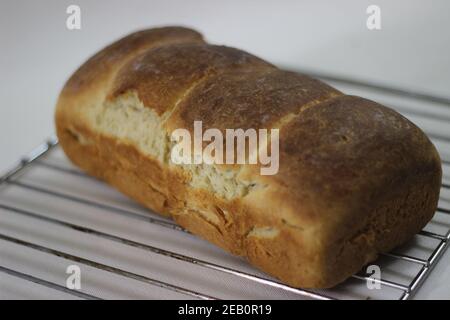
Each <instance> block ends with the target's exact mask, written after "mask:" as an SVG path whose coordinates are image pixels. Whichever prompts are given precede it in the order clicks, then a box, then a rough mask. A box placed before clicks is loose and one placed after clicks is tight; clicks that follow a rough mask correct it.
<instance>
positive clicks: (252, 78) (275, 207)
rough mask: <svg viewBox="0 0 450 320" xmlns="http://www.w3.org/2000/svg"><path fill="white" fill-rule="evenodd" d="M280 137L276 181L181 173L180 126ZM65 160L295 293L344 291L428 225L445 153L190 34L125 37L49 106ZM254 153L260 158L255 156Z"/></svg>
mask: <svg viewBox="0 0 450 320" xmlns="http://www.w3.org/2000/svg"><path fill="white" fill-rule="evenodd" d="M195 120H201V121H202V122H203V128H204V130H206V129H208V128H218V129H220V130H221V131H224V130H225V129H227V128H231V129H237V128H243V129H247V128H254V129H261V128H267V129H270V128H279V130H280V131H279V139H280V145H279V171H278V173H277V174H275V175H261V174H260V167H261V165H259V164H256V165H254V164H241V165H236V164H235V165H231V164H223V165H207V164H205V163H203V164H197V165H195V164H193V165H177V164H174V163H172V162H171V158H170V150H171V146H172V145H173V142H172V141H171V140H170V134H171V132H172V131H173V130H175V129H177V128H186V129H188V130H190V132H192V130H193V122H194V121H195ZM56 129H57V135H58V138H59V141H60V145H61V147H62V148H63V149H64V151H65V153H66V154H67V156H68V157H69V158H70V159H71V160H72V161H73V163H75V164H76V165H78V166H79V167H80V168H82V169H83V170H85V171H86V172H87V173H89V174H90V175H93V176H95V177H98V178H100V179H102V180H105V181H106V182H108V183H109V184H111V185H112V186H114V187H115V188H117V189H118V190H120V191H122V192H123V193H125V194H126V195H128V196H130V197H131V198H133V199H135V200H136V201H138V202H140V203H141V204H143V205H144V206H147V207H148V208H150V209H152V210H154V211H156V212H158V213H160V214H162V215H165V216H170V217H172V218H173V219H174V220H175V221H176V222H177V223H178V224H179V225H181V226H182V227H184V228H185V229H187V230H189V231H190V232H192V233H194V234H196V235H198V236H200V237H202V238H204V239H207V240H209V241H211V242H213V243H214V244H216V245H218V246H220V247H221V248H223V249H225V250H227V251H228V252H231V253H232V254H235V255H240V256H244V257H246V258H247V259H248V260H249V261H250V262H251V263H252V264H253V265H254V266H256V267H258V268H259V269H261V270H263V271H265V272H267V273H268V274H270V275H272V276H274V277H276V278H278V279H280V280H281V281H283V282H285V283H287V284H289V285H292V286H294V287H304V288H324V287H331V286H334V285H336V284H338V283H339V282H342V281H343V280H345V279H346V278H348V277H349V276H350V275H352V274H353V273H355V272H357V271H358V270H360V269H361V268H362V267H363V266H364V265H366V264H367V263H369V262H371V261H373V260H374V259H375V258H376V257H377V255H378V254H379V253H380V252H383V251H389V250H391V249H392V248H394V247H396V246H398V245H400V244H402V243H404V242H405V241H407V240H408V239H410V238H411V237H412V236H413V235H414V234H415V233H417V232H418V231H420V230H421V228H422V227H424V226H425V225H426V224H427V222H428V221H429V220H430V219H431V218H432V216H433V214H434V211H435V209H436V206H437V202H438V196H439V189H440V184H441V162H440V158H439V155H438V153H437V151H436V149H435V147H434V146H433V144H432V143H431V142H430V141H429V139H428V138H427V137H426V136H425V134H424V133H423V132H422V131H421V130H420V129H418V128H417V127H416V126H415V125H414V124H412V123H411V122H410V121H408V120H407V119H405V118H404V117H403V116H401V115H400V114H398V113H396V112H395V111H393V110H391V109H389V108H386V107H384V106H382V105H379V104H377V103H375V102H372V101H369V100H366V99H363V98H359V97H354V96H348V95H345V94H343V93H341V92H339V91H338V90H336V89H333V88H332V87H330V86H328V85H326V84H324V83H322V82H320V81H318V80H315V79H312V78H309V77H307V76H304V75H301V74H297V73H293V72H289V71H284V70H280V69H278V68H276V67H275V66H273V65H271V64H269V63H267V62H265V61H264V60H261V59H259V58H257V57H255V56H253V55H251V54H249V53H246V52H244V51H241V50H238V49H234V48H230V47H225V46H216V45H210V44H207V43H206V42H205V41H204V40H203V38H202V36H201V35H200V34H199V33H197V32H196V31H193V30H190V29H186V28H181V27H166V28H157V29H150V30H144V31H140V32H136V33H133V34H131V35H129V36H127V37H125V38H123V39H121V40H119V41H117V42H115V43H113V44H112V45H110V46H108V47H106V48H105V49H103V50H101V51H100V52H99V53H97V54H96V55H94V56H93V57H92V58H90V59H89V60H88V61H87V62H86V63H84V64H83V65H82V66H81V67H80V68H79V69H78V70H77V71H76V72H75V73H74V74H73V75H72V76H71V77H70V79H69V80H68V81H67V83H66V84H65V86H64V88H63V90H62V92H61V94H60V96H59V100H58V103H57V108H56ZM260 147H261V146H260Z"/></svg>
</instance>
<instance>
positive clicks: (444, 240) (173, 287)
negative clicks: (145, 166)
mask: <svg viewBox="0 0 450 320" xmlns="http://www.w3.org/2000/svg"><path fill="white" fill-rule="evenodd" d="M310 74H311V73H310ZM313 75H314V76H316V77H318V78H321V79H323V80H324V81H326V82H330V83H331V84H333V85H334V86H337V87H338V88H339V87H340V88H344V89H346V92H352V93H359V92H358V90H363V91H364V93H365V95H366V96H367V94H369V96H370V95H371V94H374V95H375V97H376V98H378V97H380V96H381V97H382V98H384V97H385V96H389V95H392V96H395V98H396V99H397V100H396V101H398V100H399V99H400V101H401V102H402V103H403V102H405V103H406V102H408V103H409V102H410V101H412V100H414V102H415V103H420V104H421V105H424V106H425V107H422V108H409V107H406V106H402V105H401V104H396V105H395V106H392V105H391V107H393V108H394V109H396V110H397V111H399V112H401V113H403V114H405V115H406V116H411V117H413V118H414V117H416V118H418V119H419V120H420V121H421V120H422V119H423V120H424V121H425V124H426V123H427V121H428V122H429V121H439V122H441V123H442V122H443V123H444V129H443V130H440V131H439V130H431V131H430V130H427V129H426V128H424V130H425V131H426V132H427V134H428V135H429V137H430V138H431V139H432V140H433V142H435V143H436V145H437V146H438V149H439V151H440V153H441V157H442V161H443V167H444V180H443V183H442V189H441V200H442V201H441V202H440V203H439V207H438V209H437V213H436V216H437V215H439V219H440V220H439V221H438V224H439V226H440V228H441V229H440V230H441V232H437V231H435V230H433V228H431V230H430V228H425V229H424V230H422V231H421V232H420V233H418V234H417V235H416V236H415V238H416V239H415V240H412V241H411V242H410V243H409V244H407V245H406V246H405V247H404V248H402V249H399V250H396V251H395V252H389V253H384V254H382V255H381V259H380V262H378V261H377V262H375V264H379V265H381V266H382V265H383V264H384V265H386V261H388V263H387V266H388V268H389V266H391V267H392V266H394V267H395V266H397V264H398V263H406V264H408V265H411V266H414V267H415V268H413V269H414V270H415V271H414V272H413V273H410V274H409V278H408V280H407V281H406V282H405V281H400V280H395V279H392V278H383V277H382V278H381V279H378V278H374V277H372V276H371V275H370V274H366V273H364V272H361V273H358V274H356V275H353V276H352V278H351V279H350V280H349V281H347V283H348V282H351V283H350V284H349V285H347V284H345V283H344V284H343V285H341V286H340V289H339V288H338V290H337V291H336V290H318V291H314V290H304V289H299V288H293V287H290V286H288V285H285V284H282V283H280V282H278V281H276V280H274V279H271V278H269V277H267V276H265V275H263V274H261V273H259V272H257V271H256V270H252V269H251V268H250V267H247V268H240V267H231V266H229V265H228V264H227V263H220V262H219V263H218V262H215V261H214V259H211V260H209V259H207V258H206V259H202V258H198V257H196V256H195V255H194V254H189V253H188V254H186V253H180V252H177V251H175V250H168V249H166V248H163V247H162V246H158V245H153V244H152V245H150V244H148V243H147V242H146V241H136V240H134V239H132V238H133V237H132V235H131V234H130V235H126V236H123V235H118V234H115V233H114V232H110V231H108V232H105V231H102V230H100V229H98V228H93V227H92V228H91V227H86V226H84V225H82V224H80V223H73V222H69V221H67V220H66V219H64V218H59V217H54V216H51V215H48V214H46V213H43V212H38V210H30V209H23V208H21V206H20V200H16V202H12V203H11V201H9V202H8V201H4V200H3V197H2V194H3V193H4V192H5V191H6V190H8V189H10V188H16V189H21V190H24V191H26V192H30V193H33V194H36V195H38V197H39V196H41V197H44V196H45V197H46V199H47V198H50V199H52V198H54V199H58V201H63V202H64V203H66V204H67V206H71V205H73V204H82V205H84V206H86V207H88V208H95V209H97V210H100V211H103V212H108V213H114V214H116V215H120V216H122V217H123V218H124V219H130V220H135V221H136V220H137V221H139V223H142V224H145V225H151V226H154V227H156V228H159V229H164V230H167V232H168V233H179V234H181V235H182V237H185V240H183V241H186V245H187V244H189V243H190V242H191V241H193V237H192V235H190V234H189V233H188V232H187V231H186V230H184V229H183V228H181V227H179V226H178V225H176V224H175V223H174V222H172V221H171V220H168V219H165V218H162V217H161V218H159V217H157V216H154V215H151V214H148V215H146V214H142V213H140V212H136V210H132V209H129V208H127V207H124V206H118V205H116V204H114V203H113V204H111V203H108V202H105V201H99V200H96V199H95V198H94V199H93V198H92V197H91V198H89V197H86V196H85V195H84V194H80V193H73V192H67V191H65V190H55V188H52V187H51V186H47V185H45V184H44V185H39V184H35V183H30V182H29V181H28V180H27V179H26V178H25V179H24V178H23V176H24V173H25V172H30V171H33V170H36V168H41V169H42V168H45V169H46V170H49V172H58V173H63V174H64V175H65V176H67V177H79V178H81V179H90V180H92V181H94V179H93V178H91V177H88V176H87V175H85V174H84V173H83V172H81V171H78V170H77V169H76V168H74V167H70V166H68V165H64V164H61V163H56V162H55V161H50V160H49V155H50V154H51V153H52V152H54V151H55V150H57V149H58V148H59V147H58V141H57V139H56V137H52V138H50V139H49V140H48V141H46V142H45V143H43V144H42V145H40V146H39V147H37V148H36V149H35V150H33V151H32V152H31V153H30V154H29V155H28V156H26V157H24V158H23V159H22V160H21V161H20V163H19V164H18V165H16V166H15V167H14V168H12V169H11V170H10V171H8V172H7V173H6V174H5V175H4V176H3V177H1V179H0V188H1V189H0V210H3V211H5V212H8V213H9V214H13V215H15V216H17V217H25V218H27V219H30V221H36V222H42V223H46V224H48V225H50V226H54V227H60V228H63V229H67V230H70V231H73V232H76V233H79V234H80V235H81V236H90V237H94V238H98V239H101V240H104V241H108V242H113V243H117V244H119V245H121V246H124V247H125V248H133V249H136V250H140V251H142V252H145V253H151V254H152V255H155V257H160V258H161V259H162V258H164V259H169V260H170V261H173V262H180V263H183V264H188V265H191V266H195V268H196V270H197V271H196V272H198V273H202V272H203V271H202V269H203V270H206V271H214V272H216V273H217V274H218V275H219V276H218V277H221V275H223V276H227V277H233V278H235V279H237V280H238V281H239V282H241V281H246V282H247V286H248V287H250V288H252V286H258V288H261V287H267V288H270V289H271V290H275V291H273V292H279V293H280V292H281V293H288V294H289V297H290V298H308V299H322V300H329V299H338V298H340V297H346V295H345V294H344V295H342V291H346V290H350V291H351V290H355V291H358V290H359V288H364V290H366V287H367V286H366V283H367V281H371V282H372V283H378V284H380V285H381V286H382V287H385V288H389V289H391V290H393V291H395V292H397V293H398V294H397V295H396V297H395V298H396V299H401V300H406V299H411V298H412V297H413V296H414V295H415V294H416V293H417V291H418V290H419V288H420V287H421V285H422V284H423V283H424V281H426V279H427V277H428V276H429V275H430V273H431V272H432V270H433V268H434V267H435V266H436V264H437V262H438V261H439V259H440V258H441V257H442V255H443V254H444V252H445V250H446V249H447V248H448V245H449V240H450V209H449V208H450V206H449V204H450V199H449V198H446V197H445V195H446V194H447V193H448V190H450V184H449V181H450V176H449V175H448V172H449V171H450V153H448V151H450V149H448V147H449V146H450V145H448V144H447V143H449V142H450V131H448V130H446V128H445V125H449V127H448V128H450V112H447V111H446V108H448V106H450V99H447V98H443V97H436V96H431V95H428V94H420V93H416V92H408V91H405V90H402V89H393V88H389V87H385V86H380V85H378V84H370V83H364V82H360V81H355V80H352V79H345V78H339V77H334V76H329V75H323V74H313ZM377 95H378V96H377ZM388 105H389V103H388ZM429 105H430V106H431V105H432V107H427V106H429ZM441 111H442V112H441ZM416 118H414V119H416ZM420 121H419V122H420ZM419 125H420V124H419ZM425 127H426V126H425ZM92 181H91V183H92ZM95 183H98V184H101V182H95ZM46 205H48V206H49V207H51V206H52V202H51V201H49V202H48V204H46ZM436 216H435V218H434V219H433V220H435V219H436ZM2 217H3V215H0V225H1V221H2V220H1V219H2ZM434 222H435V221H432V222H430V224H432V223H434ZM36 225H37V224H36ZM49 230H50V231H49ZM35 232H36V233H37V234H39V233H42V234H44V233H45V234H46V233H49V232H51V228H50V229H37V230H35ZM418 238H422V239H425V240H427V241H428V242H427V243H431V244H429V245H428V250H429V251H430V252H431V253H430V254H429V255H428V256H425V257H424V256H423V255H419V254H416V253H415V252H416V251H417V250H415V249H417V248H416V247H420V246H423V244H420V241H418V240H417V239H418ZM55 241H58V239H55ZM0 242H1V243H3V245H4V246H8V245H11V246H13V245H14V246H18V247H24V248H26V249H29V250H32V251H36V252H39V253H43V254H45V255H48V257H49V261H50V260H51V259H52V258H59V259H64V260H66V261H68V262H73V263H77V264H81V265H84V266H87V267H90V268H93V269H96V270H98V271H99V272H102V273H109V274H112V275H114V276H118V277H121V278H123V279H125V280H126V281H137V282H140V283H142V284H144V285H145V286H149V288H156V287H158V288H160V289H163V290H168V291H171V292H174V293H177V294H179V295H180V297H181V298H182V297H189V298H195V299H220V298H222V297H220V296H217V294H216V293H215V292H213V293H209V292H201V291H200V290H198V289H196V288H190V287H187V286H183V285H179V284H177V283H174V282H171V281H170V279H169V280H167V279H166V278H159V277H158V276H154V275H153V276H148V275H145V274H142V273H137V272H134V271H131V270H127V269H125V268H120V267H117V266H114V265H111V264H109V263H105V262H103V261H101V259H96V258H95V257H94V258H92V257H90V256H89V255H87V254H86V255H76V254H72V253H70V252H67V251H65V250H59V249H55V248H54V246H52V245H45V244H42V243H38V242H37V241H29V240H25V239H24V238H23V237H21V236H20V235H11V234H6V233H4V232H3V231H0ZM419 249H420V248H419ZM411 252H412V253H411ZM0 257H2V251H1V250H0ZM230 259H231V257H230ZM4 260H5V261H6V257H2V259H0V273H1V274H6V275H8V276H10V277H14V278H17V279H20V280H22V281H27V282H30V283H33V284H36V285H38V286H42V287H45V288H47V289H51V290H55V291H57V292H61V293H64V294H69V295H71V296H73V297H75V298H81V299H102V297H101V296H100V295H98V294H95V293H93V292H85V291H84V290H72V289H68V288H67V287H66V286H65V285H64V284H63V283H57V282H55V281H51V280H49V279H45V278H43V277H40V276H37V275H34V274H30V272H23V271H21V270H15V269H13V268H11V267H8V266H6V265H4V264H3V261H4ZM381 260H384V262H383V261H381ZM394 271H395V272H394V273H396V272H398V270H394ZM179 272H180V273H183V268H182V267H181V268H180V270H179ZM402 279H403V278H402ZM149 290H152V289H149ZM366 291H367V290H366ZM366 291H365V293H364V294H363V295H362V296H357V297H359V298H365V299H371V298H374V297H372V296H371V292H370V291H369V292H368V293H367V292H366ZM270 297H271V298H280V297H285V296H284V295H282V294H280V295H279V296H277V295H271V296H270ZM234 298H240V297H239V296H235V297H234ZM378 298H380V297H378ZM381 298H386V297H385V296H381Z"/></svg>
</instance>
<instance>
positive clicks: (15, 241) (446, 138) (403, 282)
mask: <svg viewBox="0 0 450 320" xmlns="http://www.w3.org/2000/svg"><path fill="white" fill-rule="evenodd" d="M310 74H311V73H310ZM313 76H316V77H318V78H321V79H323V80H324V81H326V82H329V83H330V84H332V85H334V86H335V87H337V88H339V89H342V90H343V91H345V92H347V93H350V94H357V95H361V96H365V97H368V98H372V99H374V100H377V101H379V102H382V103H384V104H386V105H389V106H391V107H392V108H394V109H396V110H397V111H399V112H401V113H403V114H404V115H405V116H407V117H408V118H410V119H411V120H412V121H413V122H415V123H416V124H418V125H419V126H420V127H422V129H424V131H425V132H427V134H428V135H429V137H430V138H431V139H432V140H433V142H434V143H435V145H436V146H437V148H438V150H439V152H440V154H441V157H442V161H443V171H444V177H443V184H442V188H441V198H440V202H439V208H438V210H437V212H436V214H435V217H434V218H433V220H432V221H431V222H430V223H429V224H428V225H427V226H426V227H425V228H424V230H422V231H421V232H420V233H419V234H417V235H416V236H415V237H414V239H412V240H411V241H410V242H409V243H407V244H406V245H404V246H403V247H401V248H397V249H396V250H394V251H393V252H390V253H384V254H382V255H381V256H380V258H379V259H378V260H377V261H376V262H374V263H373V264H375V265H378V266H379V267H380V270H381V279H380V278H375V277H372V276H371V275H369V274H366V273H364V270H363V271H361V272H360V273H358V274H356V275H354V276H352V277H351V278H350V279H349V280H347V281H346V282H345V283H343V284H341V285H338V286H337V287H336V288H333V289H329V290H303V289H298V288H293V287H289V286H287V285H284V284H282V283H280V282H278V281H276V280H275V279H272V278H270V277H268V276H267V275H265V274H263V273H261V272H259V271H257V270H255V269H253V268H252V267H251V266H249V265H248V264H247V263H246V262H245V261H244V260H243V259H241V258H237V257H233V256H231V255H229V254H227V253H225V252H223V251H221V250H220V249H218V248H216V247H214V246H213V245H211V244H209V243H207V242H205V241H202V240H200V239H198V238H196V237H194V236H193V235H191V234H189V233H188V232H186V231H185V230H183V229H182V228H180V227H179V226H177V225H176V224H174V223H173V222H172V221H171V220H169V219H165V218H163V217H160V216H157V215H155V214H154V213H152V212H150V211H148V210H146V209H144V208H142V207H140V206H139V205H137V204H135V203H134V202H132V201H131V200H129V199H127V198H125V197H124V196H122V195H120V194H119V193H117V192H116V191H114V190H112V189H111V188H109V187H108V186H106V185H105V184H103V183H102V182H100V181H97V180H95V179H93V178H91V177H89V176H87V175H85V174H84V173H83V172H81V171H79V170H78V169H77V168H75V167H73V166H72V165H71V164H70V163H69V162H68V161H67V159H66V158H65V156H64V155H63V153H62V151H61V150H60V148H59V147H58V142H57V139H56V138H54V137H53V138H51V139H49V140H48V141H47V142H45V143H43V144H42V145H40V146H39V147H38V148H36V149H35V150H34V151H33V152H31V153H30V154H29V155H28V156H27V157H25V158H23V159H22V160H21V161H20V163H19V164H18V165H17V166H15V167H14V168H13V169H12V170H10V171H9V172H7V173H6V174H5V175H4V176H3V177H2V178H1V180H0V298H63V299H69V298H81V299H114V298H163V299H166V298H172V299H185V298H194V299H230V298H234V299H239V298H243V299H304V298H307V299H402V300H406V299H410V298H412V297H413V296H414V295H415V294H416V293H417V291H418V290H419V288H420V287H421V285H422V284H423V283H424V281H426V279H427V277H428V275H429V274H430V273H431V272H432V270H433V268H434V267H435V265H436V264H437V262H438V260H439V258H440V257H441V256H442V255H443V254H444V252H445V250H446V249H447V247H448V243H449V240H450V210H449V208H450V185H449V182H450V108H449V106H450V100H449V99H446V98H440V97H435V96H430V95H424V94H417V93H412V92H408V91H405V90H399V89H392V88H388V87H383V86H379V85H374V84H368V83H363V82H359V81H354V80H349V79H342V78H337V77H332V76H327V75H322V74H313ZM73 265H75V266H77V267H79V268H80V283H81V288H79V289H69V288H68V286H67V281H68V278H69V277H70V275H71V273H70V272H68V270H67V267H68V266H73ZM368 282H370V283H371V284H372V287H373V284H374V283H375V284H379V288H380V289H370V287H371V286H368V285H367V283H368Z"/></svg>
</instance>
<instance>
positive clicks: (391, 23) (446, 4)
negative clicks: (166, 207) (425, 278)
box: [0, 0, 450, 298]
mask: <svg viewBox="0 0 450 320" xmlns="http://www.w3.org/2000/svg"><path fill="white" fill-rule="evenodd" d="M70 4H77V5H79V6H80V7H81V15H82V29H81V30H80V31H69V30H67V29H66V18H67V14H66V8H67V6H68V5H70ZM370 4H377V5H379V6H380V7H381V17H382V30H380V31H369V30H368V29H367V28H366V19H367V14H366V8H367V7H368V5H370ZM173 24H176V25H185V26H190V27H193V28H196V29H198V30H199V31H201V32H202V33H203V34H204V35H205V36H206V38H207V39H208V40H209V41H210V42H213V43H217V44H226V45H230V46H236V47H239V48H242V49H245V50H247V51H250V52H252V53H255V54H257V55H258V56H260V57H262V58H265V59H267V60H269V61H271V62H273V63H275V64H279V65H285V66H292V67H297V68H305V69H308V70H314V71H321V72H326V73H331V74H336V75H345V76H352V77H355V78H358V79H364V80H371V81H376V82H380V83H383V84H386V85H394V86H398V87H404V88H408V89H413V90H420V91H424V92H428V93H431V94H438V95H442V96H450V1H446V0H442V1H437V0H433V1H413V0H406V1H399V0H396V1H392V0H391V1H379V0H378V1H365V0H354V1H256V0H255V1H242V0H241V1H211V0H209V1H186V0H185V1H167V0H166V1H148V0H147V1H137V0H135V1H133V0H128V1H117V0H116V1H104V0H95V1H84V0H72V1H61V0H58V1H57V0H53V1H51V0H41V1H31V0H30V1H24V0H19V1H17V0H15V1H6V0H0V102H1V105H0V173H1V172H2V171H4V170H5V169H7V168H8V167H10V166H11V165H12V164H13V163H14V162H15V161H16V160H18V158H19V157H20V156H22V155H24V154H25V153H27V152H28V151H29V150H30V149H31V148H32V147H34V146H36V145H37V144H39V143H40V142H41V141H42V140H43V139H45V138H46V137H48V136H49V135H50V134H52V133H53V131H54V129H53V110H54V105H55V101H56V99H57V96H58V93H59V90H60V89H61V87H62V86H63V84H64V81H65V80H66V79H67V78H68V76H69V75H70V74H71V73H72V72H73V71H74V70H75V69H76V68H77V67H78V66H79V65H80V64H81V63H82V62H83V61H84V60H85V59H86V58H87V57H89V56H90V55H92V54H93V53H95V52H96V51H97V50H99V49H100V48H101V47H103V46H104V45H106V44H108V43H109V42H111V41H113V40H115V39H117V38H118V37H120V36H123V35H124V34H126V33H129V32H131V31H134V30H137V29H141V28H147V27H151V26H157V25H173ZM447 256H448V254H447ZM442 268H443V267H442V266H441V270H443V269H442ZM446 274H447V279H449V278H450V276H449V270H447V272H446ZM436 281H438V280H436ZM449 281H450V280H449ZM449 286H450V285H449ZM441 288H442V286H441ZM443 295H444V296H443ZM445 295H447V296H446V297H447V298H448V297H450V293H449V291H448V290H447V291H445V290H444V289H441V290H440V291H437V292H436V291H435V292H434V294H431V295H430V296H432V297H445Z"/></svg>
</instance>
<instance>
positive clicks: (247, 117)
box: [167, 69, 341, 132]
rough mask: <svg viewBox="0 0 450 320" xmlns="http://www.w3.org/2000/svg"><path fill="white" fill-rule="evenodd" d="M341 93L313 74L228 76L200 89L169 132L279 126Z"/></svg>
mask: <svg viewBox="0 0 450 320" xmlns="http://www.w3.org/2000/svg"><path fill="white" fill-rule="evenodd" d="M340 94H341V93H340V92H339V91H337V90H336V89H334V88H331V87H330V86H328V85H326V84H324V83H322V82H320V81H318V80H315V79H311V78H309V77H307V76H304V75H300V74H297V73H294V72H288V71H283V70H278V69H269V70H253V72H248V71H247V72H245V71H241V72H227V73H222V74H219V75H215V76H211V77H209V78H208V79H206V80H205V81H203V82H202V83H201V84H199V85H198V86H196V87H195V88H194V89H193V90H192V91H191V92H190V94H189V96H188V97H186V99H183V101H182V102H181V103H180V104H179V105H178V107H177V109H176V110H175V111H174V113H173V114H172V116H171V117H170V118H169V119H168V120H167V127H168V129H169V130H173V129H175V128H189V129H192V124H193V123H194V121H195V120H202V122H203V127H204V130H206V129H209V128H217V129H220V130H221V131H223V132H224V131H225V129H229V128H231V129H238V128H242V129H249V128H253V129H261V128H265V129H270V128H277V127H278V122H279V121H280V120H281V119H283V118H284V117H285V116H288V115H291V114H298V113H300V112H301V110H302V109H303V108H305V107H307V106H311V105H313V104H317V103H319V102H322V101H325V100H327V99H330V98H331V97H334V96H337V95H340Z"/></svg>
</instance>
